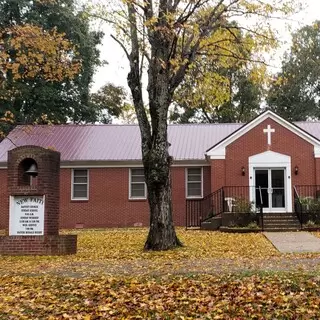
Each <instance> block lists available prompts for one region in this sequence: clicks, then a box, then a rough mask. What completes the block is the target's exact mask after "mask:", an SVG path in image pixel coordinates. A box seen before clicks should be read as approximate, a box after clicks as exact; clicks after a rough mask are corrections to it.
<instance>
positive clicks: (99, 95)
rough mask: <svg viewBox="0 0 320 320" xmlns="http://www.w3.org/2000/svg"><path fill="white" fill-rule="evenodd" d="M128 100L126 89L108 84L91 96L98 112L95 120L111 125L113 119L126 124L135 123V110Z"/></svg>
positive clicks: (94, 107)
mask: <svg viewBox="0 0 320 320" xmlns="http://www.w3.org/2000/svg"><path fill="white" fill-rule="evenodd" d="M127 100H128V93H127V92H126V90H125V88H123V87H121V86H116V85H114V84H112V83H107V84H106V85H104V86H103V87H101V88H100V89H99V90H98V91H97V92H95V93H92V94H91V103H92V105H93V109H94V110H95V111H96V114H95V118H96V119H98V121H99V122H102V123H111V122H112V118H113V117H114V118H117V119H119V120H121V121H122V122H124V123H132V122H134V120H135V117H134V112H133V111H134V109H133V106H132V105H131V104H130V103H128V101H127Z"/></svg>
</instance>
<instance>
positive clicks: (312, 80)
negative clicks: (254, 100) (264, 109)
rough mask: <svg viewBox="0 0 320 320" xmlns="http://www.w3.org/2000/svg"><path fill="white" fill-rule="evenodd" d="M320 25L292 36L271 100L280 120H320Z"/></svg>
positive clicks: (268, 98) (269, 94)
mask: <svg viewBox="0 0 320 320" xmlns="http://www.w3.org/2000/svg"><path fill="white" fill-rule="evenodd" d="M319 74H320V21H316V22H315V23H314V24H313V25H310V26H305V27H303V28H301V29H300V30H298V31H297V32H295V33H294V34H293V35H292V46H291V48H290V50H289V52H286V54H285V55H284V58H283V61H282V68H281V71H280V72H279V73H278V74H277V75H276V77H275V78H274V80H273V82H272V84H271V88H270V90H269V93H268V96H267V103H268V105H269V106H270V108H271V109H272V110H273V111H275V112H277V113H278V114H279V115H280V116H282V117H284V118H286V119H288V120H291V121H301V120H306V119H308V118H317V119H318V118H319V117H320V78H319Z"/></svg>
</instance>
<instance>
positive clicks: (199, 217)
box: [186, 188, 224, 228]
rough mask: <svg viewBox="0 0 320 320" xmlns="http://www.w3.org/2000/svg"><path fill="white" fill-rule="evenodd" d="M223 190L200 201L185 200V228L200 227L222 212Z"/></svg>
mask: <svg viewBox="0 0 320 320" xmlns="http://www.w3.org/2000/svg"><path fill="white" fill-rule="evenodd" d="M223 199H224V196H223V188H220V189H218V190H217V191H215V192H213V193H211V194H209V195H207V196H205V197H204V198H202V199H187V200H186V228H192V227H200V225H201V222H204V221H206V220H208V219H211V218H212V217H215V216H218V215H220V214H221V213H222V212H223V209H224V208H223V206H224V204H223Z"/></svg>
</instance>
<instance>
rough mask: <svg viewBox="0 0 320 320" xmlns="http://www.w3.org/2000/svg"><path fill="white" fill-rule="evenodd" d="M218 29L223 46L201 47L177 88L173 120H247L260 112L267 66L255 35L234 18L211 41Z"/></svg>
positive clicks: (181, 121)
mask: <svg viewBox="0 0 320 320" xmlns="http://www.w3.org/2000/svg"><path fill="white" fill-rule="evenodd" d="M221 33H222V34H223V39H224V42H223V46H220V45H219V46H216V47H213V48H212V47H209V48H206V50H203V52H202V53H201V55H198V56H197V58H196V60H195V62H194V63H193V64H192V65H191V66H190V69H189V71H188V73H187V74H186V77H185V78H184V80H183V81H182V83H181V85H180V86H179V87H178V88H177V90H176V92H175V95H174V98H173V99H174V103H175V109H174V112H173V113H172V114H171V120H173V121H174V122H179V123H185V122H194V121H195V122H246V121H249V120H251V119H252V118H253V117H254V116H256V115H257V113H258V112H259V109H260V103H261V98H262V92H263V86H264V84H265V80H266V68H265V65H264V64H263V63H262V62H263V61H262V60H261V61H259V60H257V57H255V53H256V52H258V48H257V46H256V43H255V39H254V38H252V37H251V35H248V34H247V35H244V34H243V32H242V30H241V29H240V28H239V26H238V24H237V23H235V22H233V23H231V24H230V26H229V29H222V30H221V32H220V33H218V35H217V33H213V34H212V38H213V39H211V40H210V41H215V39H214V37H217V36H218V37H219V38H221ZM235 37H236V38H237V40H238V41H235ZM271 45H272V42H271V41H270V46H271Z"/></svg>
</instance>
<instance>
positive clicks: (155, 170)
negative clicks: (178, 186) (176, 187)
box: [144, 135, 182, 250]
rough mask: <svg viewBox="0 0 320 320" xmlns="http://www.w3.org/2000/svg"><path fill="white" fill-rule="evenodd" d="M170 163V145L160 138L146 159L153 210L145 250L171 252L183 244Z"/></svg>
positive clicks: (149, 197)
mask: <svg viewBox="0 0 320 320" xmlns="http://www.w3.org/2000/svg"><path fill="white" fill-rule="evenodd" d="M170 164H171V157H170V156H169V154H168V143H167V141H166V139H162V137H159V135H158V136H157V137H156V139H154V142H153V146H152V148H151V149H150V151H149V152H148V154H146V155H145V156H144V167H145V176H146V184H147V189H148V200H149V207H150V229H149V234H148V238H147V241H146V243H145V246H144V248H145V250H168V249H171V248H174V247H177V246H181V245H182V244H181V242H180V241H179V239H178V238H177V236H176V233H175V229H174V225H173V216H172V213H173V212H172V196H171V195H172V193H171V174H170Z"/></svg>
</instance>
